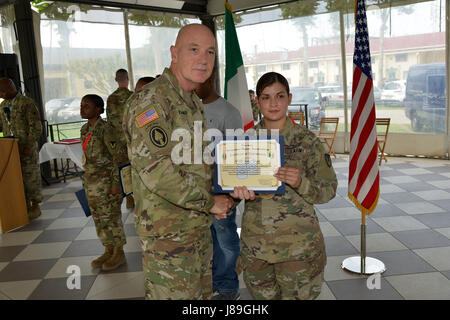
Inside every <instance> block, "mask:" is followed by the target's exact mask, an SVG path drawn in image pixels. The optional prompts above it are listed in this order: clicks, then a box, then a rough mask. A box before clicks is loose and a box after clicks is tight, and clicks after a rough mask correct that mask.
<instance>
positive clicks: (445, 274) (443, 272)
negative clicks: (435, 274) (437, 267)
mask: <svg viewBox="0 0 450 320" xmlns="http://www.w3.org/2000/svg"><path fill="white" fill-rule="evenodd" d="M441 273H442V274H443V275H444V276H446V277H447V278H448V279H450V271H442V272H441Z"/></svg>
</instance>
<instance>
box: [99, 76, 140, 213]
mask: <svg viewBox="0 0 450 320" xmlns="http://www.w3.org/2000/svg"><path fill="white" fill-rule="evenodd" d="M115 80H116V82H117V84H118V85H119V88H117V90H116V91H114V92H113V93H111V95H110V96H109V97H108V99H107V100H106V119H107V120H108V122H109V123H111V125H112V126H113V128H115V129H116V133H117V134H118V136H117V138H118V139H121V140H123V143H125V137H124V136H123V131H122V119H123V111H124V108H125V103H126V102H127V100H128V98H129V97H130V96H131V95H132V94H133V91H130V90H128V83H129V79H128V72H127V70H125V69H119V70H117V71H116V78H115ZM133 207H134V200H133V196H132V195H129V196H128V197H127V208H128V209H130V208H133Z"/></svg>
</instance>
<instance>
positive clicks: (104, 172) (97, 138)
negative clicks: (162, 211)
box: [81, 118, 127, 188]
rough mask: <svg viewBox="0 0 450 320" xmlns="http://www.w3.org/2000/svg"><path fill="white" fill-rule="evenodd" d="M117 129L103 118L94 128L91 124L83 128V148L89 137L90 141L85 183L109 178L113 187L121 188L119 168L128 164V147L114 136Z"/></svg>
mask: <svg viewBox="0 0 450 320" xmlns="http://www.w3.org/2000/svg"><path fill="white" fill-rule="evenodd" d="M114 132H115V129H114V128H113V127H112V126H111V125H110V124H109V123H107V122H106V121H104V120H103V119H102V118H99V119H98V120H97V121H96V122H95V124H94V125H93V126H90V125H89V122H88V123H86V124H84V125H83V126H82V127H81V145H82V146H83V145H84V143H85V141H86V139H87V137H88V135H89V134H90V133H91V134H92V136H91V138H90V139H89V141H88V143H87V145H86V150H85V151H84V155H85V157H86V164H85V165H84V170H85V173H84V176H83V179H84V181H89V180H90V179H98V178H99V177H108V178H110V180H111V184H112V187H116V188H120V179H119V167H120V166H121V165H124V164H127V158H126V146H125V144H124V143H123V142H121V141H120V139H116V138H115V135H114Z"/></svg>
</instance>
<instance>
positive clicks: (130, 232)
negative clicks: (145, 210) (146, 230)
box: [123, 223, 137, 237]
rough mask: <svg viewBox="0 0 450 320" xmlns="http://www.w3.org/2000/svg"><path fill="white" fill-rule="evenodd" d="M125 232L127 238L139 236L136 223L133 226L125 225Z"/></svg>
mask: <svg viewBox="0 0 450 320" xmlns="http://www.w3.org/2000/svg"><path fill="white" fill-rule="evenodd" d="M123 231H125V235H126V236H127V237H135V236H137V233H136V228H135V226H134V223H133V224H124V225H123Z"/></svg>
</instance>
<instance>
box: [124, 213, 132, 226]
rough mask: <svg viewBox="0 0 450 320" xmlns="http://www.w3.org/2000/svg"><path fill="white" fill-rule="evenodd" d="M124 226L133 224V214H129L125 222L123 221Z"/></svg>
mask: <svg viewBox="0 0 450 320" xmlns="http://www.w3.org/2000/svg"><path fill="white" fill-rule="evenodd" d="M125 224H134V212H130V214H129V215H128V217H127V220H125Z"/></svg>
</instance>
